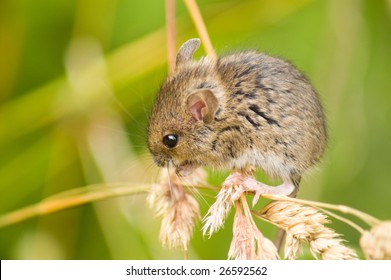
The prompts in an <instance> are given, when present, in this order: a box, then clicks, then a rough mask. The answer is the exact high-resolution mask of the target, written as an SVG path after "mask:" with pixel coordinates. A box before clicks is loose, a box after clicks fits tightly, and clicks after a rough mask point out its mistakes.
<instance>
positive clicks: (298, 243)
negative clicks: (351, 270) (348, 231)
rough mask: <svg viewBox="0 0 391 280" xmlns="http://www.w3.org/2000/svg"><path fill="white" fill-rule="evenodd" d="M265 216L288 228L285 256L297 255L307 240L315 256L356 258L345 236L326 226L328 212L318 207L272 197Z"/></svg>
mask: <svg viewBox="0 0 391 280" xmlns="http://www.w3.org/2000/svg"><path fill="white" fill-rule="evenodd" d="M261 215H262V217H263V218H265V219H267V220H269V221H270V222H272V223H273V224H275V225H277V226H278V227H280V228H282V229H283V230H285V231H286V233H287V236H286V242H285V257H286V258H288V259H296V258H297V256H298V255H299V254H301V252H302V245H303V243H308V244H309V246H310V250H311V253H312V254H313V255H314V257H315V258H316V257H317V254H319V255H320V256H321V257H322V259H324V260H352V259H357V255H356V253H355V251H354V250H352V249H350V248H349V247H346V246H344V245H343V244H342V242H343V240H342V239H341V238H340V235H339V234H338V233H336V232H335V231H334V230H332V229H330V228H328V227H326V226H325V224H327V223H329V220H328V219H327V217H326V215H325V214H323V213H321V212H319V211H317V210H316V209H315V208H312V207H308V206H303V205H301V204H298V203H294V202H289V201H273V202H271V203H269V204H268V205H266V206H265V207H264V208H263V209H262V212H261Z"/></svg>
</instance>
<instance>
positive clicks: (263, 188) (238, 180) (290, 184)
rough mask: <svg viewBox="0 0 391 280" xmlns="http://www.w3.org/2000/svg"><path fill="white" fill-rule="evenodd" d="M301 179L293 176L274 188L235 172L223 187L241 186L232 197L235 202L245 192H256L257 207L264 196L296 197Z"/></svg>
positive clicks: (254, 200)
mask: <svg viewBox="0 0 391 280" xmlns="http://www.w3.org/2000/svg"><path fill="white" fill-rule="evenodd" d="M300 178H301V177H300V176H299V175H294V176H291V177H289V178H288V179H285V180H283V183H282V184H280V185H278V186H275V187H274V186H269V185H267V184H264V183H261V182H259V181H257V180H256V179H254V178H253V177H250V176H245V175H243V174H241V173H238V172H235V173H232V174H231V175H230V176H228V177H227V179H226V180H225V181H224V183H223V185H224V186H239V187H238V189H237V191H236V192H235V194H234V195H233V197H232V198H233V199H234V200H236V199H239V197H240V196H241V195H242V194H243V193H244V192H254V199H253V205H255V204H256V203H257V202H258V199H259V197H260V196H261V195H262V194H271V195H284V196H290V197H295V196H296V194H297V192H298V190H299V184H300Z"/></svg>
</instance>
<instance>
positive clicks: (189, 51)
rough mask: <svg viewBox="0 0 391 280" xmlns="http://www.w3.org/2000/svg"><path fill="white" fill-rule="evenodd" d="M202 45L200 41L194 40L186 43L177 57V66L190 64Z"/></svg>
mask: <svg viewBox="0 0 391 280" xmlns="http://www.w3.org/2000/svg"><path fill="white" fill-rule="evenodd" d="M200 44H201V41H200V39H198V38H194V39H190V40H188V41H186V42H185V43H184V44H183V45H182V46H181V47H180V48H179V51H178V54H177V56H176V66H177V67H178V66H180V65H181V64H184V63H186V62H189V61H191V60H192V59H193V54H194V52H195V51H196V50H197V49H198V48H199V46H200Z"/></svg>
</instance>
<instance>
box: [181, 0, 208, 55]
mask: <svg viewBox="0 0 391 280" xmlns="http://www.w3.org/2000/svg"><path fill="white" fill-rule="evenodd" d="M183 2H185V5H186V7H187V9H188V11H189V13H190V16H191V18H192V20H193V22H194V25H195V28H196V29H197V32H198V35H199V36H200V38H201V41H202V44H203V46H204V48H205V51H206V53H207V54H208V56H209V58H210V59H212V60H215V59H216V53H215V51H214V49H213V46H212V43H211V41H210V38H209V34H208V30H207V29H206V27H205V23H204V20H203V19H202V15H201V12H200V9H199V8H198V5H197V3H196V1H195V0H183Z"/></svg>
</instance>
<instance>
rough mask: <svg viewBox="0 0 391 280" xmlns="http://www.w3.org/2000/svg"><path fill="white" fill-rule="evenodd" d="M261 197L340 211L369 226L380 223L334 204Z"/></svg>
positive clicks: (370, 217)
mask: <svg viewBox="0 0 391 280" xmlns="http://www.w3.org/2000/svg"><path fill="white" fill-rule="evenodd" d="M262 197H265V198H268V199H272V200H283V201H292V202H296V203H301V204H305V205H311V206H316V207H320V208H327V209H333V210H336V211H340V212H342V213H345V214H351V215H354V216H356V217H358V218H360V219H361V220H363V221H364V222H366V223H367V224H369V225H370V226H374V225H375V224H378V223H380V220H378V219H376V218H375V217H373V216H371V215H369V214H367V213H364V212H361V211H360V210H357V209H354V208H351V207H349V206H345V205H334V204H329V203H324V202H316V201H309V200H304V199H298V198H292V197H285V196H278V195H269V194H264V195H262Z"/></svg>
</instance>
